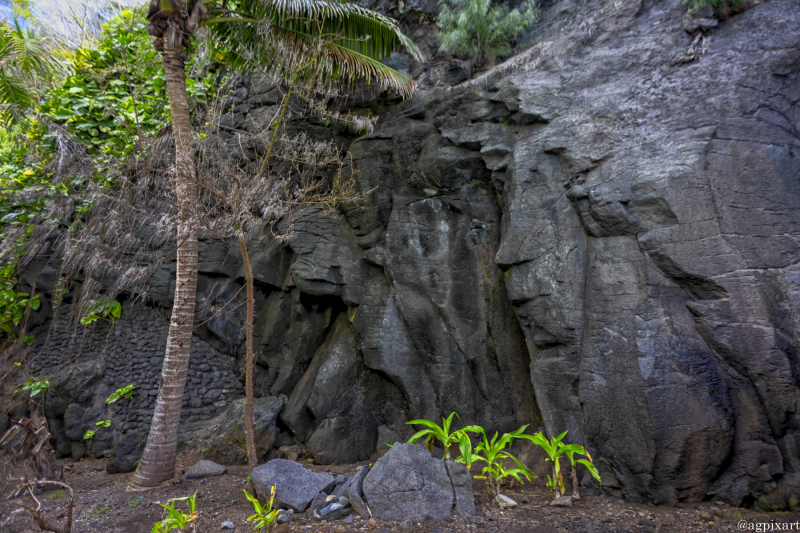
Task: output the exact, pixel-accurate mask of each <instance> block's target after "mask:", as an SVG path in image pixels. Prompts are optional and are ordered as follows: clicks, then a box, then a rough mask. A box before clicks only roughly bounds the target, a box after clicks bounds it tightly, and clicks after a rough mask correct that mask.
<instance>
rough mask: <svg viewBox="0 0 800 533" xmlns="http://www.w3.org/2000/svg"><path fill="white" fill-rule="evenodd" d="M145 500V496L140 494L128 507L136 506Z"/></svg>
mask: <svg viewBox="0 0 800 533" xmlns="http://www.w3.org/2000/svg"><path fill="white" fill-rule="evenodd" d="M143 501H144V497H142V496H139V497H138V498H134V499H132V500H130V501H129V502H128V507H130V508H131V509H133V508H135V507H136V506H137V505H139V504H140V503H142V502H143Z"/></svg>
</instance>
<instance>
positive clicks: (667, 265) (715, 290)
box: [648, 251, 729, 300]
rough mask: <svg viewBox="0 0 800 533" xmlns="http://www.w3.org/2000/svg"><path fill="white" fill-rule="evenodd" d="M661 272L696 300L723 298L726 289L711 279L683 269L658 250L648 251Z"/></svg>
mask: <svg viewBox="0 0 800 533" xmlns="http://www.w3.org/2000/svg"><path fill="white" fill-rule="evenodd" d="M648 255H649V256H650V258H652V259H653V262H655V264H656V265H657V266H658V268H659V269H660V270H661V272H662V273H663V274H664V275H665V276H666V277H668V278H669V279H671V280H672V281H673V282H675V284H676V285H678V286H679V287H681V288H682V289H684V290H685V291H686V292H687V293H689V295H691V296H692V297H693V298H695V299H696V300H725V299H727V298H728V297H729V296H728V291H727V290H725V288H724V287H721V286H720V285H717V284H716V283H715V282H714V281H713V280H711V279H709V278H706V277H704V276H700V275H698V274H692V273H689V272H686V271H685V270H683V268H681V267H680V265H678V264H677V263H676V262H675V261H674V260H673V259H672V258H671V257H669V256H668V255H667V254H665V253H663V252H659V251H650V252H648Z"/></svg>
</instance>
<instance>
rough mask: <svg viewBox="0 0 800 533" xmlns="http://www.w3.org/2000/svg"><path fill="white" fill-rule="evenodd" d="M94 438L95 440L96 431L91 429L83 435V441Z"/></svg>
mask: <svg viewBox="0 0 800 533" xmlns="http://www.w3.org/2000/svg"><path fill="white" fill-rule="evenodd" d="M92 438H94V431H93V430H91V429H90V430H89V431H87V432H86V433H84V434H83V440H89V439H92Z"/></svg>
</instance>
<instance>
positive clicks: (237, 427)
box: [203, 396, 286, 464]
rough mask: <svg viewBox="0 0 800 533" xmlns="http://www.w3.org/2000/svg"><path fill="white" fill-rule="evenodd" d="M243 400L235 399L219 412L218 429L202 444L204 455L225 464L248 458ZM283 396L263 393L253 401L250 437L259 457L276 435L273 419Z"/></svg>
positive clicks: (275, 417) (264, 455) (270, 447)
mask: <svg viewBox="0 0 800 533" xmlns="http://www.w3.org/2000/svg"><path fill="white" fill-rule="evenodd" d="M244 403H245V400H244V399H241V400H236V401H235V402H233V403H232V405H231V406H230V407H228V409H227V410H226V411H225V413H224V414H223V415H222V416H221V418H222V420H221V422H220V426H219V429H218V430H217V431H215V432H214V434H213V436H212V437H211V439H210V440H209V441H208V444H207V445H206V447H205V451H204V453H203V457H204V458H205V459H209V460H212V461H218V462H221V463H228V464H243V463H246V462H247V443H246V440H245V424H244ZM285 403H286V398H285V397H283V396H281V397H275V396H266V397H264V398H256V399H255V400H254V401H253V440H254V442H255V444H256V456H257V457H258V458H259V460H263V458H264V457H266V455H267V454H268V453H269V452H270V451H271V450H272V446H273V444H274V443H275V440H276V439H277V436H278V428H277V426H276V422H277V419H278V413H280V412H281V409H283V406H284V404H285Z"/></svg>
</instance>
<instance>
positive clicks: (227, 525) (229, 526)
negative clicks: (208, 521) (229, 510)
mask: <svg viewBox="0 0 800 533" xmlns="http://www.w3.org/2000/svg"><path fill="white" fill-rule="evenodd" d="M219 528H220V529H233V522H231V521H230V520H228V521H226V522H223V523H222V525H221V526H220V527H219Z"/></svg>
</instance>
